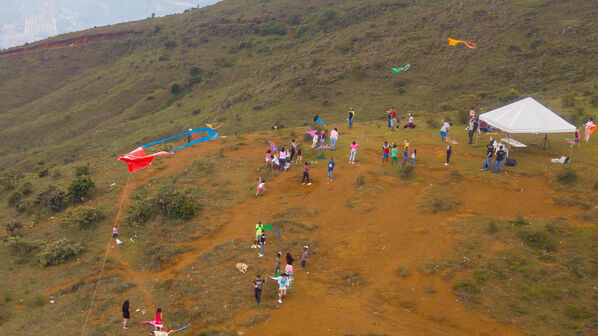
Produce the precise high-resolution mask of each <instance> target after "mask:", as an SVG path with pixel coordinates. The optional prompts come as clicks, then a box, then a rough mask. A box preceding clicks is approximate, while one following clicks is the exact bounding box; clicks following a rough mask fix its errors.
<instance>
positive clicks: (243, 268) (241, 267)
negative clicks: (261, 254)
mask: <svg viewBox="0 0 598 336" xmlns="http://www.w3.org/2000/svg"><path fill="white" fill-rule="evenodd" d="M235 267H236V268H237V269H238V270H239V272H241V273H245V272H247V264H244V263H237V264H236V265H235Z"/></svg>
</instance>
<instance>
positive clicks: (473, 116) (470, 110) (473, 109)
mask: <svg viewBox="0 0 598 336" xmlns="http://www.w3.org/2000/svg"><path fill="white" fill-rule="evenodd" d="M474 118H475V107H472V108H471V109H469V120H473V119H474Z"/></svg>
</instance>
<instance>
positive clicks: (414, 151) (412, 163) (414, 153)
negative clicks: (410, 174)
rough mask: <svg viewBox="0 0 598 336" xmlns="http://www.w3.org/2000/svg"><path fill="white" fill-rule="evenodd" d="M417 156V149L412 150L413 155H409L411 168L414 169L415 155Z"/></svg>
mask: <svg viewBox="0 0 598 336" xmlns="http://www.w3.org/2000/svg"><path fill="white" fill-rule="evenodd" d="M416 154H417V149H414V150H413V153H411V166H412V167H415V155H416Z"/></svg>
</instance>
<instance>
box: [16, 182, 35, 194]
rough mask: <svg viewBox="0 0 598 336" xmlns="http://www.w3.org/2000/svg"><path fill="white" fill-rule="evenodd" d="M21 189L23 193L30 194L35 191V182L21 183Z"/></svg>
mask: <svg viewBox="0 0 598 336" xmlns="http://www.w3.org/2000/svg"><path fill="white" fill-rule="evenodd" d="M19 191H21V193H22V194H23V195H29V194H31V193H32V192H33V183H31V182H29V181H27V182H25V183H23V184H21V187H20V188H19Z"/></svg>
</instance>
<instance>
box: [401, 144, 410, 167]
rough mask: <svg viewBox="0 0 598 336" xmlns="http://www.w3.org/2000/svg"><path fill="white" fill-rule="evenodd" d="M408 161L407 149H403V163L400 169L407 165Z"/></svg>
mask: <svg viewBox="0 0 598 336" xmlns="http://www.w3.org/2000/svg"><path fill="white" fill-rule="evenodd" d="M408 159H409V147H405V149H403V163H401V167H404V166H405V163H407V160H408Z"/></svg>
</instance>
